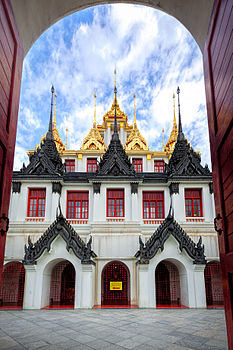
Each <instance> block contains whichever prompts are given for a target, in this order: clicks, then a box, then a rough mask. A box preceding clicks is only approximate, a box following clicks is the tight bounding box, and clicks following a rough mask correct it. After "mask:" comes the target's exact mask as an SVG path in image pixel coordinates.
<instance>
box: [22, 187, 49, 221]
mask: <svg viewBox="0 0 233 350" xmlns="http://www.w3.org/2000/svg"><path fill="white" fill-rule="evenodd" d="M32 191H43V192H44V193H43V195H41V196H39V195H36V196H35V195H34V196H33V195H31V192H32ZM35 199H36V203H34V204H35V205H36V210H30V206H31V204H30V201H31V200H35ZM41 199H43V200H44V202H43V203H42V204H41V205H42V209H40V211H41V212H42V214H43V215H38V214H39V205H40V203H39V200H41ZM45 204H46V188H44V187H43V188H39V187H35V188H34V187H29V188H28V205H27V217H30V218H44V217H45ZM34 211H36V215H30V212H34Z"/></svg>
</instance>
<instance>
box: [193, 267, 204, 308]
mask: <svg viewBox="0 0 233 350" xmlns="http://www.w3.org/2000/svg"><path fill="white" fill-rule="evenodd" d="M204 270H205V265H199V264H198V265H194V286H195V298H196V307H197V308H206V291H205V277H204Z"/></svg>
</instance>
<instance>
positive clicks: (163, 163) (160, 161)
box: [154, 159, 165, 173]
mask: <svg viewBox="0 0 233 350" xmlns="http://www.w3.org/2000/svg"><path fill="white" fill-rule="evenodd" d="M156 163H157V164H159V163H160V165H158V168H159V171H155V167H156ZM160 169H162V171H160ZM164 172H165V162H164V160H157V159H155V160H154V173H164Z"/></svg>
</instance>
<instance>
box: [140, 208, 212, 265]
mask: <svg viewBox="0 0 233 350" xmlns="http://www.w3.org/2000/svg"><path fill="white" fill-rule="evenodd" d="M170 235H172V236H173V237H174V238H175V239H176V240H177V242H178V243H179V248H180V250H181V251H182V250H183V249H185V251H186V252H187V253H188V255H189V256H190V258H192V259H193V263H194V264H206V260H205V254H204V245H202V239H201V237H200V239H199V241H198V243H197V244H196V243H194V242H193V240H192V239H191V238H190V237H189V236H188V235H187V234H186V233H185V232H184V230H183V229H182V228H181V226H180V225H179V224H178V223H177V222H176V221H175V219H174V216H173V211H172V208H170V211H169V214H168V216H167V217H166V219H165V220H164V221H163V223H162V224H161V225H160V226H159V227H158V228H157V230H156V231H155V232H154V233H153V235H152V236H151V238H150V239H149V240H148V241H147V242H146V243H145V244H144V243H143V242H142V240H141V237H139V245H140V249H139V250H138V251H137V253H136V254H135V257H136V258H139V260H138V263H139V264H149V261H150V260H151V259H152V258H153V257H154V256H155V255H156V254H157V252H158V250H159V249H161V250H162V251H163V249H164V244H165V242H166V240H167V239H168V238H169V236H170Z"/></svg>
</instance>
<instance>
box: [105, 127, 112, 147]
mask: <svg viewBox="0 0 233 350" xmlns="http://www.w3.org/2000/svg"><path fill="white" fill-rule="evenodd" d="M110 140H111V122H107V130H106V131H105V133H104V143H105V144H106V145H107V146H108V145H109V143H110Z"/></svg>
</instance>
